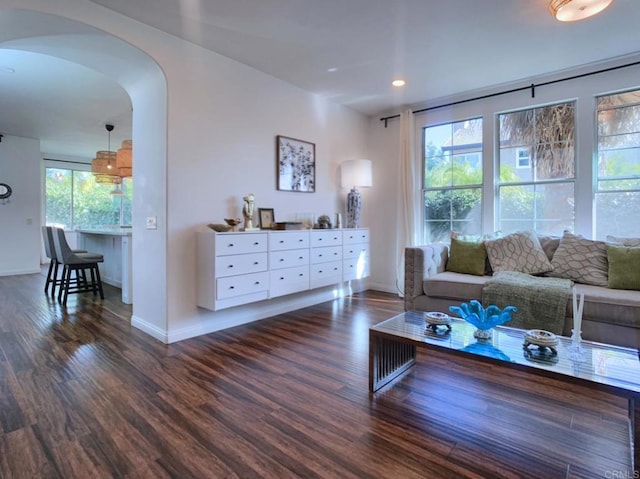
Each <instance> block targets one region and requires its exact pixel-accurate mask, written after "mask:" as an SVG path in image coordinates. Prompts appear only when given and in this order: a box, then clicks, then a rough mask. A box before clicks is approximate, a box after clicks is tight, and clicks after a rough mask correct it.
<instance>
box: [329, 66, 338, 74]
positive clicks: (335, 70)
mask: <svg viewBox="0 0 640 479" xmlns="http://www.w3.org/2000/svg"><path fill="white" fill-rule="evenodd" d="M327 71H328V72H331V73H333V72H337V71H338V69H337V68H336V67H331V68H327Z"/></svg>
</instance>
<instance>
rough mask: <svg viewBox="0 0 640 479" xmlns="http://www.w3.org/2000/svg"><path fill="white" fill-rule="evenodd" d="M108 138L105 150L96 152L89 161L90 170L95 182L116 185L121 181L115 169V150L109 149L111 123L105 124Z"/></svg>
mask: <svg viewBox="0 0 640 479" xmlns="http://www.w3.org/2000/svg"><path fill="white" fill-rule="evenodd" d="M104 127H105V129H106V130H107V132H108V135H109V139H108V143H107V151H104V150H102V151H98V152H96V157H95V158H94V159H93V161H92V162H91V172H92V173H93V174H94V176H95V178H96V183H110V184H113V185H118V184H120V183H122V178H121V177H120V176H119V175H118V170H117V169H116V167H115V165H116V152H115V151H111V132H112V131H113V125H109V124H107V125H105V126H104Z"/></svg>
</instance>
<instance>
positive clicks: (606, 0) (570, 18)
mask: <svg viewBox="0 0 640 479" xmlns="http://www.w3.org/2000/svg"><path fill="white" fill-rule="evenodd" d="M612 1H613V0H552V1H551V3H550V4H549V10H550V11H551V13H552V14H553V16H554V17H556V18H557V19H558V20H560V21H561V22H575V21H577V20H583V19H585V18H589V17H591V16H593V15H595V14H597V13H600V12H601V11H602V10H604V9H605V8H607V7H608V6H609V4H610V3H611V2H612Z"/></svg>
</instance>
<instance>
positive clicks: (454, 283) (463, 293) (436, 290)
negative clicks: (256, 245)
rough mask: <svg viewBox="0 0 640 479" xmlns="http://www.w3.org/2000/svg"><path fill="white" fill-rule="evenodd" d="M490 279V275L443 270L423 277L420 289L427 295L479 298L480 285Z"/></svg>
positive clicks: (462, 298) (450, 297)
mask: <svg viewBox="0 0 640 479" xmlns="http://www.w3.org/2000/svg"><path fill="white" fill-rule="evenodd" d="M490 279H491V276H472V275H470V274H462V273H454V272H451V271H445V272H444V273H439V274H437V275H435V276H431V277H430V278H427V279H425V280H424V281H423V283H422V289H423V291H424V294H426V295H427V296H431V297H434V298H447V299H454V300H458V301H460V302H465V301H469V300H470V299H480V298H481V297H482V287H483V286H484V285H485V283H486V282H487V281H489V280H490Z"/></svg>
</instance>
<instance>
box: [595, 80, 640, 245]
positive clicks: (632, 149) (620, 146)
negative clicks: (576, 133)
mask: <svg viewBox="0 0 640 479" xmlns="http://www.w3.org/2000/svg"><path fill="white" fill-rule="evenodd" d="M597 122H598V154H597V162H598V164H597V168H596V171H597V181H596V207H595V237H596V238H598V239H606V235H614V236H640V222H638V221H632V220H630V219H631V218H637V217H638V211H640V90H634V91H628V92H624V93H618V94H615V95H605V96H600V97H598V99H597Z"/></svg>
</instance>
